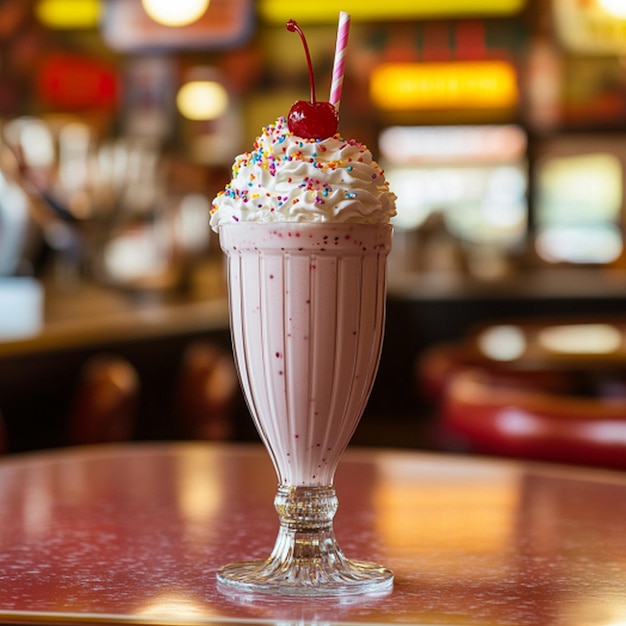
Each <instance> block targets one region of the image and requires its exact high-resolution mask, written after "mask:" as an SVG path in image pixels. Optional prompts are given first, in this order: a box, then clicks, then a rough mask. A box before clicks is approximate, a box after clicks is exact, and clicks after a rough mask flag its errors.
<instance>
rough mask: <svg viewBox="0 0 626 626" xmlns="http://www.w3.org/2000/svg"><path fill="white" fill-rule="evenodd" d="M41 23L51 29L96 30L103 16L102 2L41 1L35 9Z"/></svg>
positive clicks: (85, 0) (96, 0)
mask: <svg viewBox="0 0 626 626" xmlns="http://www.w3.org/2000/svg"><path fill="white" fill-rule="evenodd" d="M34 10H35V15H36V16H37V18H38V19H39V21H40V22H41V23H42V24H44V25H45V26H48V27H49V28H61V29H69V28H77V29H81V28H85V29H86V28H96V27H97V26H98V23H99V21H100V16H101V14H102V2H101V1H100V0H39V2H37V3H36V4H35V7H34Z"/></svg>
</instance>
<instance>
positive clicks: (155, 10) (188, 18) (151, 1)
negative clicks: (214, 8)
mask: <svg viewBox="0 0 626 626" xmlns="http://www.w3.org/2000/svg"><path fill="white" fill-rule="evenodd" d="M141 4H142V6H143V8H144V11H145V12H146V13H147V14H148V15H149V16H150V17H151V18H152V19H153V20H154V21H155V22H158V23H159V24H163V25H164V26H186V25H187V24H192V23H193V22H195V21H196V20H198V19H200V18H201V17H202V16H203V15H204V14H205V13H206V10H207V8H208V7H209V0H141Z"/></svg>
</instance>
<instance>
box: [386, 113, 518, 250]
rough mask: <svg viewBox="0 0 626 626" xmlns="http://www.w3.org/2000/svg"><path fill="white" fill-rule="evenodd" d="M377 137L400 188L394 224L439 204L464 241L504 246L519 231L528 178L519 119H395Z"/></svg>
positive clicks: (404, 225)
mask: <svg viewBox="0 0 626 626" xmlns="http://www.w3.org/2000/svg"><path fill="white" fill-rule="evenodd" d="M380 145H381V152H382V156H383V158H384V160H385V161H384V168H385V174H386V176H387V178H388V180H389V184H390V186H391V188H392V189H393V190H394V192H395V193H396V195H397V196H398V201H397V210H398V214H397V216H396V218H395V219H394V225H395V226H396V228H399V229H417V228H420V227H421V226H422V225H423V224H424V223H425V222H426V221H427V219H428V218H429V216H431V215H433V214H435V213H438V212H439V213H440V214H441V215H442V217H443V219H444V221H445V225H446V228H447V229H448V231H449V232H450V233H451V234H452V235H454V236H455V237H457V238H459V239H461V240H464V241H468V242H472V243H486V242H488V243H494V244H496V245H498V246H501V247H504V248H508V247H514V246H516V245H518V244H519V243H520V242H521V241H522V240H523V239H524V237H525V234H526V226H527V215H528V206H527V188H528V180H527V168H526V160H525V152H526V136H525V134H524V133H523V131H522V130H521V129H520V128H519V127H517V126H510V125H508V126H483V127H481V126H471V127H468V126H459V127H443V126H442V127H422V128H415V127H413V128H409V127H407V128H402V127H393V128H390V129H387V131H385V132H384V133H383V135H382V136H381V142H380Z"/></svg>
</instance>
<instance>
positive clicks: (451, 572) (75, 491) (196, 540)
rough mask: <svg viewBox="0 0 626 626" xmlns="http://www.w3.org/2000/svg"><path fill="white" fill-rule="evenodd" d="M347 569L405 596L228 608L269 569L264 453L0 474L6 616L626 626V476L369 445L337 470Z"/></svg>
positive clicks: (0, 465) (73, 461) (186, 450)
mask: <svg viewBox="0 0 626 626" xmlns="http://www.w3.org/2000/svg"><path fill="white" fill-rule="evenodd" d="M336 484H337V492H338V495H339V502H340V508H339V512H338V514H337V518H336V532H337V536H338V539H339V541H340V545H342V547H343V549H344V551H345V552H346V553H347V555H348V556H351V557H354V558H368V559H372V560H375V561H377V562H380V563H383V564H384V565H386V566H388V567H391V568H392V569H393V570H394V571H395V573H396V585H395V588H394V591H393V593H392V594H390V595H388V596H385V597H378V598H376V597H357V598H349V599H346V598H343V599H342V598H339V599H336V600H328V599H323V600H305V601H302V600H297V599H284V598H281V599H275V598H271V597H262V596H261V597H259V596H255V597H246V596H238V597H234V596H225V595H222V594H221V593H219V592H218V591H217V589H216V584H215V570H216V569H217V567H218V566H220V565H222V564H224V563H226V562H230V561H232V560H240V559H244V558H259V557H263V556H266V555H267V553H268V551H269V550H270V549H271V547H272V545H273V540H274V537H275V533H276V529H277V517H276V514H275V512H274V509H273V497H274V493H275V488H276V479H275V475H274V471H273V468H272V466H271V464H270V462H269V458H268V457H267V455H266V453H265V452H264V451H263V450H262V449H261V448H260V447H257V446H249V445H248V446H223V445H214V444H140V445H139V444H135V445H132V444H127V445H116V446H104V447H94V448H77V449H71V450H69V449H68V450H59V451H53V452H43V453H35V454H29V455H23V456H15V457H6V458H5V459H3V460H2V461H0V520H1V523H0V621H3V622H9V623H17V622H28V623H33V622H35V623H66V622H72V623H140V624H143V623H146V624H152V623H158V624H163V623H171V624H189V623H224V622H226V621H227V622H228V623H238V622H239V623H241V622H246V623H281V624H283V623H285V624H290V623H304V622H316V623H317V622H321V623H325V624H332V623H346V622H350V623H357V622H358V623H389V624H392V623H404V624H463V625H467V626H474V625H481V626H482V625H485V626H486V625H489V626H494V625H502V626H505V625H506V626H508V625H535V624H537V625H541V626H552V625H554V626H561V625H572V626H576V625H579V624H580V625H581V626H582V625H583V624H585V625H588V624H591V623H593V624H598V625H606V626H609V625H612V626H616V625H618V624H624V623H626V539H625V533H624V530H626V522H625V521H624V520H626V474H622V473H617V472H609V471H601V470H589V469H585V470H583V469H575V468H565V467H557V466H549V465H538V464H522V463H516V462H508V461H497V460H486V459H476V458H474V459H471V458H466V457H456V456H440V455H435V454H421V453H417V452H408V451H407V452H401V451H385V450H378V451H373V450H361V449H354V450H352V451H350V452H348V453H346V455H345V457H344V460H343V462H342V464H341V466H340V469H339V471H338V474H337V481H336Z"/></svg>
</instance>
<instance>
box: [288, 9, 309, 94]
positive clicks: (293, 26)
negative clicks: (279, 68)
mask: <svg viewBox="0 0 626 626" xmlns="http://www.w3.org/2000/svg"><path fill="white" fill-rule="evenodd" d="M285 26H286V27H287V30H288V31H289V32H290V33H293V32H296V33H298V35H300V39H302V45H303V46H304V54H305V55H306V64H307V66H308V68H309V83H310V84H311V102H312V103H313V104H315V79H314V78H313V63H311V55H310V54H309V46H308V45H307V43H306V37H305V36H304V33H303V32H302V29H301V28H300V26H298V22H296V20H289V21H288V22H287V24H286V25H285Z"/></svg>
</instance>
